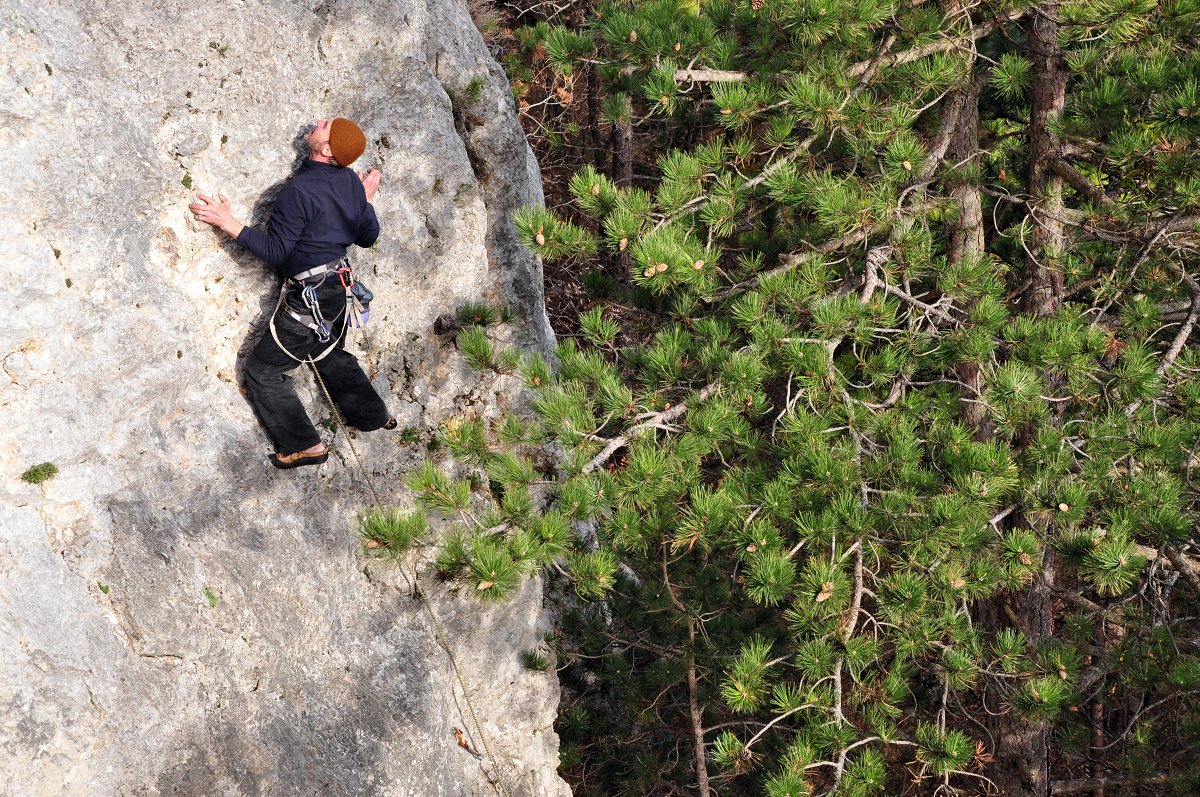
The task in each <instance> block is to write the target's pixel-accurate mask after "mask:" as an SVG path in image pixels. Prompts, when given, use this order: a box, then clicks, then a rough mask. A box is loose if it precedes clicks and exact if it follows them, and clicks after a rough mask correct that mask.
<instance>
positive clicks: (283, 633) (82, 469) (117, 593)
mask: <svg viewBox="0 0 1200 797" xmlns="http://www.w3.org/2000/svg"><path fill="white" fill-rule="evenodd" d="M0 49H2V51H3V53H4V57H3V58H2V59H0V200H2V201H3V206H4V208H5V213H4V214H3V216H0V227H2V229H3V234H2V235H0V272H2V273H3V284H4V285H5V286H6V289H7V298H6V301H5V302H4V308H5V310H4V322H3V324H0V365H2V366H3V373H2V374H0V418H3V420H4V423H3V424H0V795H4V797H27V796H28V795H55V796H56V797H57V796H58V795H88V797H92V796H93V795H168V794H171V795H196V796H200V795H223V796H227V797H234V796H241V795H289V796H290V795H347V796H349V795H353V796H354V797H363V796H364V795H416V796H418V797H435V796H436V795H455V796H457V795H486V794H494V793H498V791H499V789H498V788H497V787H496V786H495V785H493V784H492V783H490V782H489V775H491V776H492V777H494V776H495V773H496V772H497V771H499V773H500V775H502V776H503V778H504V782H505V784H506V786H507V788H508V791H509V793H510V794H512V795H514V797H515V796H516V795H566V794H568V793H569V792H568V790H567V787H566V786H565V784H563V783H562V781H560V780H559V779H558V777H557V775H556V773H555V766H556V764H557V737H556V736H555V734H554V731H553V727H552V726H553V720H554V714H555V709H556V707H557V698H558V687H557V684H556V682H555V681H554V679H553V675H552V674H551V675H547V674H542V673H531V672H527V671H525V670H523V669H522V667H521V666H520V663H519V655H520V653H521V652H522V651H526V650H531V649H534V648H536V647H537V646H538V645H539V644H540V643H541V642H542V637H543V635H544V633H545V632H546V630H547V628H546V620H545V617H544V612H543V608H542V592H541V587H540V584H539V582H538V581H537V580H531V581H529V582H528V583H527V584H526V585H525V587H524V589H523V590H522V592H521V594H520V596H519V597H518V599H517V600H516V601H515V602H514V603H511V604H505V605H503V606H500V607H494V608H484V607H480V606H479V605H477V604H476V603H475V602H474V601H473V600H471V599H470V598H469V596H458V595H456V594H455V593H454V592H453V591H452V590H450V589H448V588H447V587H446V586H445V585H440V584H436V583H433V581H434V580H433V578H432V577H431V576H430V575H429V574H428V571H425V578H424V583H425V585H426V589H427V590H428V591H429V593H430V594H431V595H432V596H433V598H434V608H435V610H436V611H437V613H438V616H439V617H440V618H441V620H442V624H443V625H444V627H445V631H446V636H447V638H448V639H449V641H450V643H451V646H452V647H453V649H454V653H455V654H456V656H457V657H458V660H459V662H460V664H461V665H462V671H463V677H464V680H465V681H466V683H467V685H468V690H469V697H470V703H471V704H472V705H473V706H474V707H475V708H476V710H477V711H478V715H479V720H480V722H481V724H482V726H483V734H484V738H480V735H479V734H478V733H476V730H475V728H474V726H473V725H472V724H471V719H470V717H469V711H468V708H467V701H466V700H465V699H464V695H463V694H462V692H461V691H460V690H459V689H458V687H457V685H456V683H455V679H454V677H453V673H452V670H451V667H450V663H449V660H448V658H447V654H446V652H445V651H444V650H443V649H442V648H441V647H439V645H438V644H437V643H436V642H435V639H434V636H433V634H432V628H431V624H430V621H429V619H428V617H427V616H426V614H425V613H424V611H423V609H422V607H421V605H420V603H419V602H418V601H417V600H416V599H414V598H413V597H412V596H411V591H410V589H409V585H408V584H407V583H406V580H405V578H404V577H403V576H402V574H401V573H400V572H399V571H398V570H397V569H396V568H395V567H394V566H391V565H387V564H383V563H379V562H375V561H373V560H369V559H365V558H364V557H363V555H362V553H361V551H360V549H359V546H358V542H357V540H356V539H355V535H354V532H353V529H352V522H353V517H354V514H355V512H356V511H358V510H360V509H362V508H364V507H366V506H368V505H369V504H370V503H371V494H370V491H369V490H368V488H367V486H366V484H365V479H364V476H363V475H362V474H361V473H360V471H359V470H358V467H357V465H356V460H355V457H354V451H352V450H351V448H350V442H353V444H354V446H355V447H356V449H355V450H357V452H358V454H360V455H361V457H362V458H363V460H364V462H365V465H366V471H367V472H368V473H369V474H370V479H371V481H372V483H373V484H374V485H375V487H376V488H377V489H378V491H379V492H380V493H381V494H382V498H383V500H384V502H385V503H397V504H403V503H405V500H406V497H407V496H406V493H405V490H404V488H403V486H402V484H401V479H402V476H403V474H404V472H405V471H407V470H408V469H410V468H411V467H412V466H413V464H414V463H416V462H418V461H420V460H421V459H422V458H424V457H425V456H427V452H426V450H425V446H424V444H423V443H422V442H421V439H428V432H429V430H431V429H432V428H434V427H436V425H437V424H438V423H439V422H440V421H442V420H444V419H445V418H446V417H448V416H450V415H452V414H455V413H459V412H470V413H476V414H482V415H495V414H498V413H499V412H502V411H503V409H504V407H505V405H506V403H507V402H508V401H509V400H511V398H512V397H513V396H515V395H516V394H517V393H518V388H519V385H518V383H517V381H516V380H515V379H514V378H513V377H500V376H493V377H487V378H483V377H480V376H479V375H477V374H474V373H473V372H471V371H470V370H469V369H468V368H467V367H466V366H465V365H464V364H463V362H462V359H461V357H460V356H459V354H458V353H457V351H456V350H455V348H454V346H453V344H452V342H451V341H449V340H447V339H444V338H438V337H437V336H435V335H434V334H433V332H432V330H431V322H432V320H433V319H434V318H435V317H436V316H437V315H438V314H439V313H443V312H451V311H453V310H454V309H456V308H457V306H459V305H460V304H462V303H463V302H464V301H468V300H490V301H493V302H499V303H506V304H508V305H510V306H512V307H514V308H516V309H517V310H518V313H519V316H520V321H519V322H518V323H517V324H516V325H514V328H513V329H511V330H508V334H510V335H512V336H514V337H517V338H520V339H523V341H524V342H525V343H526V344H527V345H531V346H535V347H545V346H547V345H548V344H549V342H550V340H551V333H550V330H549V325H548V323H547V321H546V316H545V311H544V308H543V303H542V296H541V275H540V265H539V264H538V263H537V262H536V261H533V260H531V259H530V257H529V256H528V254H526V253H525V252H524V251H523V250H521V249H520V248H519V247H518V246H517V244H516V242H515V238H514V235H513V230H512V227H511V222H509V221H508V214H509V213H510V212H511V210H512V209H513V208H515V207H517V206H519V205H522V204H527V203H531V202H540V201H541V192H540V188H539V184H538V175H537V169H536V165H535V163H534V161H533V159H532V157H531V154H530V152H529V149H528V147H527V145H526V143H525V140H524V138H523V136H522V135H521V131H520V129H519V127H518V126H517V124H516V121H515V117H514V111H513V108H512V99H511V95H510V93H509V90H508V86H507V83H506V81H505V79H504V76H503V74H502V72H501V71H500V69H499V67H498V66H497V65H496V64H495V62H494V61H493V60H492V58H491V56H490V55H489V53H488V52H487V49H486V47H485V45H484V43H483V42H482V40H481V39H480V37H479V34H478V32H477V31H476V30H475V28H474V27H473V25H472V23H471V20H470V18H469V16H468V12H467V9H466V8H465V6H463V5H461V4H459V3H457V2H455V0H308V1H307V2H294V1H293V0H209V1H208V2H200V1H199V0H184V1H183V2H180V0H129V2H127V3H121V4H115V5H112V4H107V3H101V2H99V0H57V1H56V0H9V2H7V3H5V5H4V8H3V11H2V12H0ZM338 115H341V116H348V117H351V118H353V119H356V120H357V121H359V123H360V124H361V125H362V127H363V129H364V130H365V131H366V133H367V136H368V150H367V153H366V155H365V156H364V157H363V159H362V161H360V163H359V164H356V166H360V167H368V166H376V167H378V168H380V169H381V170H382V171H383V174H384V189H383V192H382V193H381V194H380V196H379V198H378V200H377V202H376V207H377V210H378V212H379V216H380V218H381V222H382V226H383V233H382V236H381V238H380V241H379V243H378V245H377V246H376V247H375V249H374V250H372V251H369V252H361V251H360V252H359V253H358V255H357V258H356V262H357V268H358V271H359V273H360V276H362V278H363V279H364V280H365V281H366V282H367V284H368V285H369V286H370V287H371V289H372V290H373V291H374V292H375V294H376V297H377V298H376V300H375V303H374V304H373V306H372V311H373V317H372V323H371V327H369V329H370V343H369V347H367V350H366V352H365V353H364V354H362V355H361V357H360V358H361V359H363V360H364V361H365V362H366V363H367V364H368V366H369V371H370V372H371V373H372V376H373V378H374V379H375V381H376V384H377V385H378V387H379V389H380V391H381V393H382V394H383V395H384V396H385V398H386V399H387V401H388V402H389V404H390V406H391V408H392V409H393V412H394V413H395V414H396V416H397V417H398V419H399V421H400V430H405V429H407V430H409V431H408V432H407V433H401V431H397V432H391V433H389V432H377V433H374V434H371V435H361V434H359V435H357V436H355V437H348V434H349V435H353V434H354V433H353V432H350V433H347V432H344V431H339V432H338V433H337V434H336V436H335V437H334V439H333V443H332V447H333V449H334V452H335V453H334V456H332V457H331V458H330V461H329V462H328V463H327V464H326V465H324V466H322V467H321V468H319V469H317V468H306V469H301V470H299V471H293V472H282V471H275V470H273V469H272V468H271V467H270V466H269V464H268V463H267V462H266V459H265V454H266V452H267V451H268V450H269V444H268V442H267V440H266V438H265V437H264V436H263V434H262V433H261V431H260V429H259V427H258V425H257V423H256V421H255V420H254V417H253V414H252V412H251V410H250V407H249V405H248V404H247V403H246V401H245V399H244V398H243V396H242V394H241V392H240V390H239V386H238V382H239V372H240V368H241V360H242V359H243V358H244V356H245V354H246V352H247V351H248V348H249V346H250V345H251V343H252V341H253V339H254V338H255V337H256V335H257V334H260V333H261V330H262V327H263V324H264V322H265V318H266V314H267V313H269V311H270V309H271V308H272V307H273V305H274V301H275V297H276V291H277V284H278V283H277V280H276V278H275V277H274V276H273V275H272V274H270V273H269V270H268V268H267V267H266V266H265V265H264V264H262V263H260V262H259V261H257V260H255V259H254V258H253V257H251V256H249V255H248V254H247V253H245V252H242V251H240V250H239V249H238V248H237V247H236V246H235V245H233V244H232V243H230V242H229V241H228V240H227V239H225V238H223V237H222V235H221V234H220V233H217V232H214V231H212V230H210V229H208V228H207V227H205V226H204V225H200V224H197V223H196V222H194V221H192V220H190V216H189V214H188V213H187V209H186V208H187V204H188V202H189V201H191V200H192V198H193V196H194V194H195V192H196V191H203V192H205V193H207V194H215V193H216V192H218V191H220V192H223V193H225V194H226V195H228V196H229V197H230V198H231V199H232V200H233V202H234V209H235V213H237V214H238V215H239V217H240V218H242V219H243V220H246V221H250V220H253V221H256V222H258V223H262V222H264V221H265V219H266V216H267V214H268V213H269V209H270V200H271V198H272V197H273V196H274V194H275V193H276V192H277V191H278V188H279V186H280V184H281V183H282V182H283V181H284V180H285V179H286V178H287V177H288V176H289V175H290V174H291V173H292V172H293V170H294V168H295V167H296V166H297V165H298V160H297V156H298V154H299V151H300V150H299V149H298V146H299V143H300V136H301V134H302V133H303V132H304V131H305V130H306V129H307V128H306V125H308V124H311V122H312V121H313V120H315V119H316V118H319V117H331V116H338ZM354 340H355V343H354V344H353V345H361V343H359V342H358V341H360V340H361V339H359V338H355V339H354ZM295 375H296V383H297V385H298V386H299V389H300V392H301V395H302V397H304V398H305V400H306V401H307V402H308V403H309V406H310V413H311V414H312V415H313V417H314V419H316V418H322V417H323V418H328V417H329V412H328V410H327V409H325V408H324V407H323V406H322V404H321V402H320V400H319V397H318V395H317V392H316V390H315V388H314V387H313V386H312V384H311V377H310V376H308V375H307V374H306V373H304V372H303V371H297V372H296V374H295ZM326 437H327V438H328V437H329V434H327V435H326ZM413 438H418V439H417V440H415V441H414V440H413ZM41 462H52V463H54V464H55V465H56V466H57V467H58V469H59V472H58V475H57V476H56V477H55V478H53V479H51V480H49V481H46V482H44V483H42V484H40V485H34V484H28V483H26V482H24V481H22V480H21V479H20V478H19V477H20V475H21V474H22V472H23V471H25V469H26V468H28V467H29V466H30V465H34V464H36V463H41ZM454 728H460V729H462V730H463V731H464V732H467V735H468V737H469V738H471V740H472V741H473V743H474V744H475V746H476V747H480V746H482V743H483V742H484V741H486V742H487V745H488V747H489V748H490V750H491V752H492V754H493V755H494V758H495V760H494V761H484V762H482V763H480V762H478V761H476V759H475V758H473V757H472V756H471V755H470V754H468V753H467V752H466V751H465V750H463V749H461V748H460V747H459V746H458V745H457V744H456V742H455V739H454V736H453V729H454Z"/></svg>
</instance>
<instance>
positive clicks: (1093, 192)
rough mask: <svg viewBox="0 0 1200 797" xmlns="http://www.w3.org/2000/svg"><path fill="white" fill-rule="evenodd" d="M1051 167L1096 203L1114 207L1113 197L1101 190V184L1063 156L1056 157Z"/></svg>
mask: <svg viewBox="0 0 1200 797" xmlns="http://www.w3.org/2000/svg"><path fill="white" fill-rule="evenodd" d="M1050 169H1051V171H1053V172H1054V173H1055V174H1057V175H1058V176H1059V177H1061V178H1063V179H1064V180H1066V181H1067V184H1068V185H1070V186H1071V187H1072V188H1074V189H1075V190H1076V191H1078V192H1079V193H1081V194H1083V195H1084V196H1086V197H1087V198H1088V199H1090V200H1092V202H1094V203H1095V204H1097V205H1103V206H1105V207H1113V206H1114V205H1115V204H1116V203H1115V202H1114V201H1113V199H1112V197H1110V196H1108V194H1105V193H1104V192H1103V191H1101V190H1100V186H1098V185H1096V184H1095V183H1093V182H1092V181H1091V180H1089V179H1088V178H1086V177H1084V176H1083V175H1082V174H1080V173H1079V171H1078V170H1077V169H1076V168H1075V167H1074V166H1072V165H1071V164H1069V163H1067V162H1066V161H1065V160H1063V159H1062V158H1056V159H1055V160H1054V161H1053V162H1052V163H1051V164H1050Z"/></svg>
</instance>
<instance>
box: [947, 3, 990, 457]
mask: <svg viewBox="0 0 1200 797" xmlns="http://www.w3.org/2000/svg"><path fill="white" fill-rule="evenodd" d="M957 5H958V4H957V3H956V4H955V6H957ZM957 10H958V9H957V8H947V9H946V11H947V16H949V14H950V13H951V12H954V11H957ZM983 85H984V79H983V77H982V76H978V75H977V76H976V77H975V79H974V80H972V81H971V84H970V85H969V86H968V87H967V88H965V89H963V90H961V91H956V92H954V93H953V94H951V95H950V96H949V97H947V98H946V103H945V105H944V107H943V113H944V114H947V115H951V114H952V115H953V116H954V117H955V118H956V119H957V121H956V123H955V128H954V133H953V135H951V137H950V145H949V146H948V147H947V148H946V160H947V162H948V163H951V164H955V163H961V162H963V161H964V160H966V159H968V158H970V157H971V156H972V155H974V154H975V153H976V152H978V151H979V95H980V92H981V91H982V90H983ZM947 189H948V190H947V193H948V194H949V196H950V198H951V199H952V200H954V202H955V204H957V205H958V209H959V212H958V218H956V219H954V220H953V221H948V222H947V223H946V259H947V261H948V262H950V263H951V264H958V263H961V262H963V261H964V260H966V259H968V258H976V257H979V256H981V255H982V254H983V253H984V251H985V242H984V228H983V223H984V222H983V200H982V198H981V197H980V194H979V188H978V186H976V185H974V184H973V183H969V182H967V181H964V180H955V181H953V182H951V183H950V184H949V185H948V186H947ZM968 309H969V307H968ZM954 377H955V379H957V380H958V381H959V382H961V383H962V387H961V388H960V391H959V392H960V394H961V396H962V399H963V403H962V414H961V417H962V421H963V424H964V425H965V426H966V427H967V428H968V429H973V430H974V433H973V435H974V438H975V439H976V440H978V441H981V442H982V441H984V440H990V439H991V437H992V433H993V428H992V424H991V422H990V420H989V419H988V415H987V408H986V407H985V406H984V404H983V402H982V401H981V400H980V396H981V394H982V393H983V376H982V371H981V370H980V367H979V365H978V364H976V363H959V364H957V365H956V366H955V367H954Z"/></svg>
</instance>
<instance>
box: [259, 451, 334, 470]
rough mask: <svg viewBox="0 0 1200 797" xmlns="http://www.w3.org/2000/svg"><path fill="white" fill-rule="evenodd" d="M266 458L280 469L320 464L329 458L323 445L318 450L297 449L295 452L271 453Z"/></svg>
mask: <svg viewBox="0 0 1200 797" xmlns="http://www.w3.org/2000/svg"><path fill="white" fill-rule="evenodd" d="M267 459H269V460H271V464H272V465H274V466H275V467H277V468H279V469H280V470H289V469H291V468H300V467H303V466H305V465H320V464H321V463H322V462H324V461H325V460H327V459H329V448H328V447H325V448H322V449H321V450H320V451H297V452H296V453H295V454H272V455H271V456H269V457H267Z"/></svg>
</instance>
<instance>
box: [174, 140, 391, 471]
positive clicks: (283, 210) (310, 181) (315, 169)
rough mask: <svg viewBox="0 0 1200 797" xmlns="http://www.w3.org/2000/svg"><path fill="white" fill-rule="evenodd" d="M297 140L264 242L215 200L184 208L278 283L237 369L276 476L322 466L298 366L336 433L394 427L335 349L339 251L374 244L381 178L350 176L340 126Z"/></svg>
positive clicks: (350, 147)
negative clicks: (259, 331)
mask: <svg viewBox="0 0 1200 797" xmlns="http://www.w3.org/2000/svg"><path fill="white" fill-rule="evenodd" d="M304 140H305V143H306V144H307V146H308V157H307V158H306V159H305V160H304V163H303V165H302V166H301V168H300V171H299V172H298V173H297V174H296V175H295V176H294V177H292V178H291V179H290V180H288V182H287V183H286V184H285V185H284V187H283V189H282V190H281V191H280V192H279V196H278V197H277V198H276V200H275V207H274V209H273V210H272V212H271V218H270V221H268V223H267V230H266V232H262V231H260V230H256V229H254V228H253V227H247V226H246V225H244V224H242V223H241V222H240V221H238V220H237V219H236V218H234V215H233V210H232V207H231V205H230V202H229V200H228V199H226V198H225V195H224V194H223V193H220V192H218V194H217V197H218V198H217V199H213V198H212V197H208V196H205V195H204V194H198V195H197V201H196V202H195V203H194V204H192V205H189V206H188V208H189V210H191V212H192V213H193V214H194V215H195V217H196V219H197V220H198V221H202V222H204V223H206V224H210V225H212V226H213V227H216V228H217V229H219V230H222V231H223V232H225V233H228V234H229V235H231V236H232V237H233V239H234V241H236V242H237V244H238V245H239V246H241V247H243V248H245V249H248V250H249V251H251V252H252V253H254V254H255V255H257V256H258V257H260V258H262V259H263V260H265V261H267V263H269V264H270V265H271V266H273V267H275V268H276V269H278V270H279V271H280V273H281V274H282V275H283V277H284V282H285V285H284V288H283V292H282V300H281V302H280V304H279V307H278V308H276V311H275V314H274V316H273V317H272V319H271V324H270V326H271V331H270V333H269V334H264V335H263V337H262V339H261V340H260V341H259V342H258V344H257V345H256V346H255V348H254V351H253V353H252V354H251V355H250V359H249V362H248V363H247V365H246V389H247V392H248V393H249V394H250V399H251V403H252V404H253V406H254V409H255V412H256V413H257V414H258V417H259V420H260V421H261V422H262V425H263V428H264V430H265V431H266V433H267V436H268V437H270V438H271V442H272V443H273V444H274V447H275V453H273V454H271V456H270V461H271V464H273V465H274V466H275V467H277V468H297V467H301V466H304V465H319V464H321V463H322V462H324V461H325V460H327V459H328V458H329V448H328V447H327V446H326V445H325V443H323V442H322V441H321V436H320V435H319V434H318V433H317V430H316V428H314V427H313V425H312V422H311V421H310V420H309V417H308V414H307V413H306V412H305V411H304V406H303V404H301V402H300V399H299V398H298V397H297V396H296V391H295V389H294V388H293V386H292V380H291V377H289V376H288V372H289V371H291V370H293V369H294V368H296V366H298V365H299V364H300V363H301V362H313V364H314V365H315V367H316V370H317V373H318V374H319V375H320V377H321V380H322V381H323V382H324V384H325V386H326V387H327V388H328V390H329V394H330V396H331V397H332V399H333V401H334V403H335V404H337V407H338V409H339V410H340V411H341V414H342V417H343V418H345V420H346V423H348V424H349V425H351V426H353V427H355V428H356V429H358V430H359V431H363V432H369V431H373V430H375V429H394V428H395V427H396V421H395V420H394V419H392V418H390V417H389V416H388V411H387V407H386V405H385V404H384V402H383V399H381V398H380V397H379V394H378V393H377V392H376V390H375V388H374V387H373V386H372V385H371V380H370V379H368V378H367V375H366V374H365V373H363V370H362V368H361V366H359V364H358V360H356V359H355V358H354V355H352V354H350V353H349V352H347V351H346V350H345V348H344V345H345V338H346V329H347V326H348V323H347V321H348V319H349V317H350V315H351V314H352V313H353V312H354V309H355V308H352V307H348V306H347V303H348V297H349V293H350V291H349V290H348V289H347V287H346V284H347V283H346V279H347V272H346V269H347V268H348V261H347V260H346V251H347V249H349V247H350V244H355V245H357V246H362V247H367V246H371V245H372V244H374V243H375V240H376V239H377V238H378V237H379V220H378V219H377V217H376V216H375V208H374V205H373V204H372V203H373V202H374V200H375V195H376V193H378V191H379V183H380V178H381V175H380V173H379V171H378V170H377V169H368V170H366V171H362V172H358V173H357V174H356V173H355V172H354V171H353V170H352V169H350V168H349V167H350V165H351V164H352V163H354V161H355V160H357V159H358V157H359V156H360V155H362V153H363V150H365V149H366V144H367V140H366V137H365V136H364V135H363V132H362V130H361V129H360V128H359V127H358V125H356V124H355V123H354V122H352V121H350V120H349V119H342V118H338V119H333V120H327V119H318V120H317V123H316V125H315V126H314V127H313V129H312V131H310V132H309V133H308V134H307V135H306V136H305V137H304ZM350 279H351V280H352V277H350Z"/></svg>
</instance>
